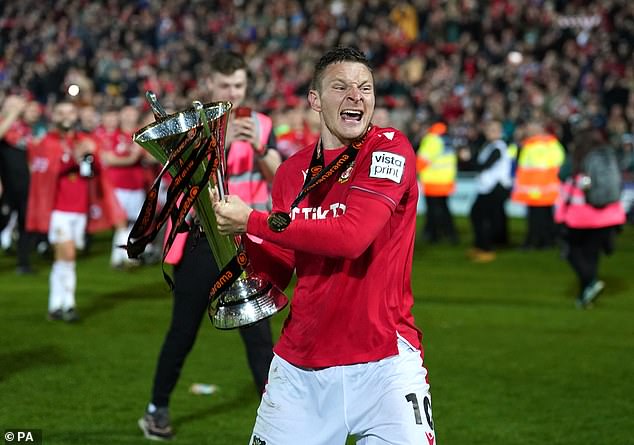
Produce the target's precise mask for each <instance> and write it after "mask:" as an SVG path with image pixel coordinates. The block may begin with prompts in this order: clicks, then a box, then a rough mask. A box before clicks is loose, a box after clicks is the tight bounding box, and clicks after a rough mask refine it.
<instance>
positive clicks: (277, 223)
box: [266, 212, 291, 232]
mask: <svg viewBox="0 0 634 445" xmlns="http://www.w3.org/2000/svg"><path fill="white" fill-rule="evenodd" d="M266 223H267V224H268V226H269V228H270V229H271V230H272V231H274V232H282V231H284V229H286V228H287V227H288V225H289V224H290V223H291V217H290V215H289V214H288V213H284V212H273V213H271V214H270V215H269V217H268V218H267V220H266Z"/></svg>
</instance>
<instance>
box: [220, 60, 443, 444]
mask: <svg viewBox="0 0 634 445" xmlns="http://www.w3.org/2000/svg"><path fill="white" fill-rule="evenodd" d="M308 101H309V103H310V106H311V108H312V109H313V110H315V111H317V112H318V113H319V115H320V137H321V138H320V141H319V142H318V144H317V145H316V146H315V147H314V148H313V147H309V148H306V149H304V150H302V151H300V152H298V153H297V154H296V155H295V156H293V157H291V158H290V159H288V160H287V161H285V162H284V163H283V164H282V165H281V166H280V169H279V170H278V173H277V174H276V177H275V180H274V184H273V192H272V196H273V213H271V214H267V213H265V212H258V211H254V210H252V209H250V208H249V207H248V206H246V205H245V204H244V203H243V202H242V201H241V200H240V199H239V198H238V197H236V196H229V197H228V198H227V199H225V200H222V201H219V200H218V198H217V197H216V200H215V203H214V209H215V212H216V216H217V218H218V226H219V229H220V230H221V232H222V233H226V234H230V233H248V234H249V235H253V236H257V237H259V238H262V239H263V240H265V241H267V242H271V243H274V244H275V245H277V246H280V247H282V248H285V249H288V250H289V251H291V252H292V253H293V254H294V261H292V262H289V263H288V268H292V267H295V270H296V272H297V285H296V287H295V294H294V296H293V299H292V303H291V310H290V315H289V317H288V318H287V320H286V322H285V324H284V329H283V331H282V335H281V337H280V340H279V342H278V343H277V345H276V346H275V348H274V352H275V356H274V358H273V361H272V363H271V368H270V371H269V380H268V383H267V386H266V391H265V393H264V395H263V397H262V401H261V403H260V407H259V409H258V414H257V419H256V422H255V427H254V430H253V434H252V437H251V441H250V444H251V445H263V444H269V445H291V444H298V443H301V444H302V445H323V444H329V445H336V444H345V443H346V438H347V436H355V437H356V438H357V440H358V442H357V443H360V444H364V445H371V444H387V443H390V444H396V443H399V444H400V443H402V444H406V443H407V444H413V443H424V442H425V439H424V438H426V439H427V443H429V444H434V443H435V433H434V429H433V421H432V414H431V396H430V392H429V384H428V383H427V371H426V369H425V367H424V366H423V353H422V346H421V339H422V334H421V332H420V331H419V330H418V329H417V328H416V326H415V325H414V318H413V316H412V313H411V307H412V305H413V303H414V298H413V295H412V289H411V268H412V255H413V249H414V236H415V231H416V203H417V200H418V188H417V183H416V157H415V154H414V150H413V149H412V146H411V145H410V143H409V142H408V140H407V138H406V137H405V135H403V134H402V133H401V132H400V131H398V130H396V129H394V128H379V127H376V126H373V125H372V124H371V123H370V120H371V118H372V114H373V112H374V106H375V92H374V79H373V75H372V71H371V69H370V67H369V63H368V61H367V59H366V58H365V56H364V55H363V54H362V53H360V52H359V51H357V50H355V49H352V48H336V49H333V50H331V51H329V52H327V53H326V54H325V55H324V56H323V57H322V58H321V59H320V60H319V62H318V63H317V65H316V69H315V73H314V76H313V81H312V85H311V89H310V91H309V93H308ZM292 257H293V256H290V257H289V258H292ZM280 272H281V271H280Z"/></svg>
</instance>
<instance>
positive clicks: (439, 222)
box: [416, 122, 458, 243]
mask: <svg viewBox="0 0 634 445" xmlns="http://www.w3.org/2000/svg"><path fill="white" fill-rule="evenodd" d="M446 134H447V126H446V125H445V124H443V123H442V122H436V123H434V124H433V125H431V127H429V130H428V131H427V134H425V136H424V137H423V139H422V140H421V141H420V145H419V146H418V152H417V161H416V170H417V171H418V177H419V179H420V182H421V184H422V186H423V194H424V195H425V207H426V218H425V226H424V228H423V239H424V240H425V241H428V242H430V243H436V242H438V241H439V240H440V239H441V238H442V237H443V236H446V237H447V238H448V239H449V240H450V241H451V242H452V243H457V242H458V233H457V232H456V228H455V225H454V222H453V217H452V215H451V212H450V211H449V206H448V204H447V199H448V198H449V196H451V195H452V194H453V192H454V191H455V187H456V185H455V182H456V171H457V168H458V167H457V166H458V160H457V157H456V152H455V150H454V148H453V147H452V146H451V144H449V141H448V139H447V137H446Z"/></svg>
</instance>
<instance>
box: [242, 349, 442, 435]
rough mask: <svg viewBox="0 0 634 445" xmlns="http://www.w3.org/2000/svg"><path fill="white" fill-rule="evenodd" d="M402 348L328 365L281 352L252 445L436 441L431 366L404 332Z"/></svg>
mask: <svg viewBox="0 0 634 445" xmlns="http://www.w3.org/2000/svg"><path fill="white" fill-rule="evenodd" d="M398 346H399V355H397V356H393V357H388V358H385V359H383V360H379V361H377V362H370V363H361V364H356V365H348V366H334V367H331V368H325V369H320V370H305V369H302V368H298V367H296V366H294V365H292V364H290V363H288V362H287V361H285V360H284V359H282V358H281V357H279V356H277V355H275V356H274V357H273V361H272V362H271V368H270V370H269V380H268V383H267V385H266V390H265V392H264V395H263V396H262V401H261V402H260V407H259V408H258V414H257V418H256V421H255V426H254V428H253V434H252V435H251V440H250V442H249V444H250V445H297V444H301V445H344V444H345V443H346V438H347V437H348V436H349V435H350V436H353V437H355V438H356V439H357V444H361V445H378V444H382V445H387V444H390V445H413V444H421V445H436V438H435V433H434V424H433V420H432V412H431V395H430V392H429V384H428V383H427V370H426V369H425V368H424V367H423V362H422V359H421V356H420V351H418V350H417V349H415V348H413V347H412V346H411V345H409V344H408V343H407V342H406V341H405V340H403V339H401V338H399V340H398Z"/></svg>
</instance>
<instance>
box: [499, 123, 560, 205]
mask: <svg viewBox="0 0 634 445" xmlns="http://www.w3.org/2000/svg"><path fill="white" fill-rule="evenodd" d="M564 157H565V153H564V148H563V147H562V145H561V144H560V143H559V141H558V140H557V138H556V137H555V136H553V135H549V134H540V135H535V136H531V137H529V138H527V139H525V140H524V143H523V144H522V148H521V150H520V154H519V159H518V160H517V172H516V174H515V184H514V186H513V193H512V194H511V199H512V200H513V201H517V202H520V203H523V204H526V205H528V206H533V207H537V206H552V205H553V204H554V203H555V201H556V200H557V197H558V196H559V188H560V181H559V177H558V174H559V168H560V167H561V164H563V162H564Z"/></svg>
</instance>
